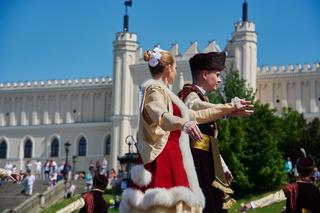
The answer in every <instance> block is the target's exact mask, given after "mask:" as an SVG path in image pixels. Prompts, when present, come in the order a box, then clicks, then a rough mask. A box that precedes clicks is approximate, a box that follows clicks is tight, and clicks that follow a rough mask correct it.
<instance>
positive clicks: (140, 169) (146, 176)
mask: <svg viewBox="0 0 320 213" xmlns="http://www.w3.org/2000/svg"><path fill="white" fill-rule="evenodd" d="M151 176H152V175H151V173H150V172H149V171H148V170H146V169H145V168H144V165H143V164H139V165H136V166H134V167H132V168H131V173H130V177H131V180H132V182H133V183H135V184H136V185H137V186H140V187H142V186H147V185H148V184H149V183H150V182H151Z"/></svg>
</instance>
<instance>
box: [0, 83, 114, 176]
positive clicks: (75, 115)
mask: <svg viewBox="0 0 320 213" xmlns="http://www.w3.org/2000/svg"><path fill="white" fill-rule="evenodd" d="M111 103H112V80H111V78H95V79H81V80H59V81H58V80H56V81H34V82H20V83H5V84H3V83H1V84H0V146H1V144H2V145H3V143H5V144H6V146H7V152H6V154H5V155H6V158H7V160H10V161H11V162H12V163H13V164H15V165H17V167H18V169H24V163H25V161H26V160H35V159H41V160H42V161H44V160H46V159H48V158H49V159H54V160H57V161H58V162H60V160H62V159H65V157H66V153H65V148H64V143H65V142H69V143H70V144H71V146H70V148H69V150H70V151H69V158H68V159H69V162H70V161H72V160H71V159H72V156H77V158H76V160H75V168H76V169H77V170H86V169H87V164H88V161H90V160H91V159H92V160H96V159H97V158H98V159H101V158H102V156H104V155H105V154H107V153H106V152H108V150H107V149H109V147H111V129H112V128H111V123H110V117H111ZM55 139H56V140H57V141H58V147H56V148H55V150H53V149H52V147H51V145H52V142H53V140H55ZM80 140H82V142H85V143H84V145H82V152H84V153H81V154H80V155H83V156H79V142H80ZM27 141H30V142H31V146H29V147H27V146H26V142H27ZM26 149H31V150H29V151H26ZM26 152H29V153H26ZM30 152H31V153H30ZM51 152H54V153H55V154H53V153H51ZM25 155H30V156H29V157H27V158H25ZM5 161H6V160H5V159H4V160H1V161H0V166H3V165H4V163H5Z"/></svg>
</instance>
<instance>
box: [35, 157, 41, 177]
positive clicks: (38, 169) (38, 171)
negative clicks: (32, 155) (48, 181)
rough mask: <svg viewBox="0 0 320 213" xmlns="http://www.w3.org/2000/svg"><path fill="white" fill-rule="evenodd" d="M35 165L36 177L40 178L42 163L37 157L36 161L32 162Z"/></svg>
mask: <svg viewBox="0 0 320 213" xmlns="http://www.w3.org/2000/svg"><path fill="white" fill-rule="evenodd" d="M34 164H35V167H36V178H37V179H39V180H41V179H42V171H41V169H42V163H41V161H40V160H39V159H37V161H36V162H35V163H34Z"/></svg>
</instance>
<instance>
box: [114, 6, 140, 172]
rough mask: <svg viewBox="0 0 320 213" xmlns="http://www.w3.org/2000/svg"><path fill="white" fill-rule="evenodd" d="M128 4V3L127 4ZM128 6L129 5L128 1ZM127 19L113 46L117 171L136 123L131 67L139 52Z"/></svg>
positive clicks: (115, 164) (125, 17)
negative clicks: (128, 137)
mask: <svg viewBox="0 0 320 213" xmlns="http://www.w3.org/2000/svg"><path fill="white" fill-rule="evenodd" d="M126 2H127V1H126ZM128 2H129V1H128ZM125 6H126V15H125V16H124V28H123V32H119V33H117V34H116V40H115V41H114V42H113V85H112V104H113V105H112V115H111V123H112V128H111V129H112V130H111V141H112V150H111V162H110V168H115V169H116V168H118V166H117V165H118V160H117V157H118V156H122V155H124V154H125V153H127V152H128V145H127V144H126V143H125V139H126V137H127V136H128V135H133V136H134V137H135V133H134V132H132V127H133V125H134V123H135V121H136V120H134V116H133V104H132V103H133V102H134V101H135V100H133V99H134V98H136V97H133V81H132V76H131V73H130V68H129V66H130V65H131V64H135V63H136V54H137V49H138V42H137V35H136V34H134V33H130V32H128V29H129V27H128V19H129V18H128V16H127V7H128V6H131V4H130V5H127V4H125Z"/></svg>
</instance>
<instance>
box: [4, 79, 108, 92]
mask: <svg viewBox="0 0 320 213" xmlns="http://www.w3.org/2000/svg"><path fill="white" fill-rule="evenodd" d="M111 84H112V78H111V77H109V76H106V77H97V78H81V79H63V80H45V81H23V82H4V83H0V90H8V89H14V90H16V89H36V88H61V87H80V86H93V85H111Z"/></svg>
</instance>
